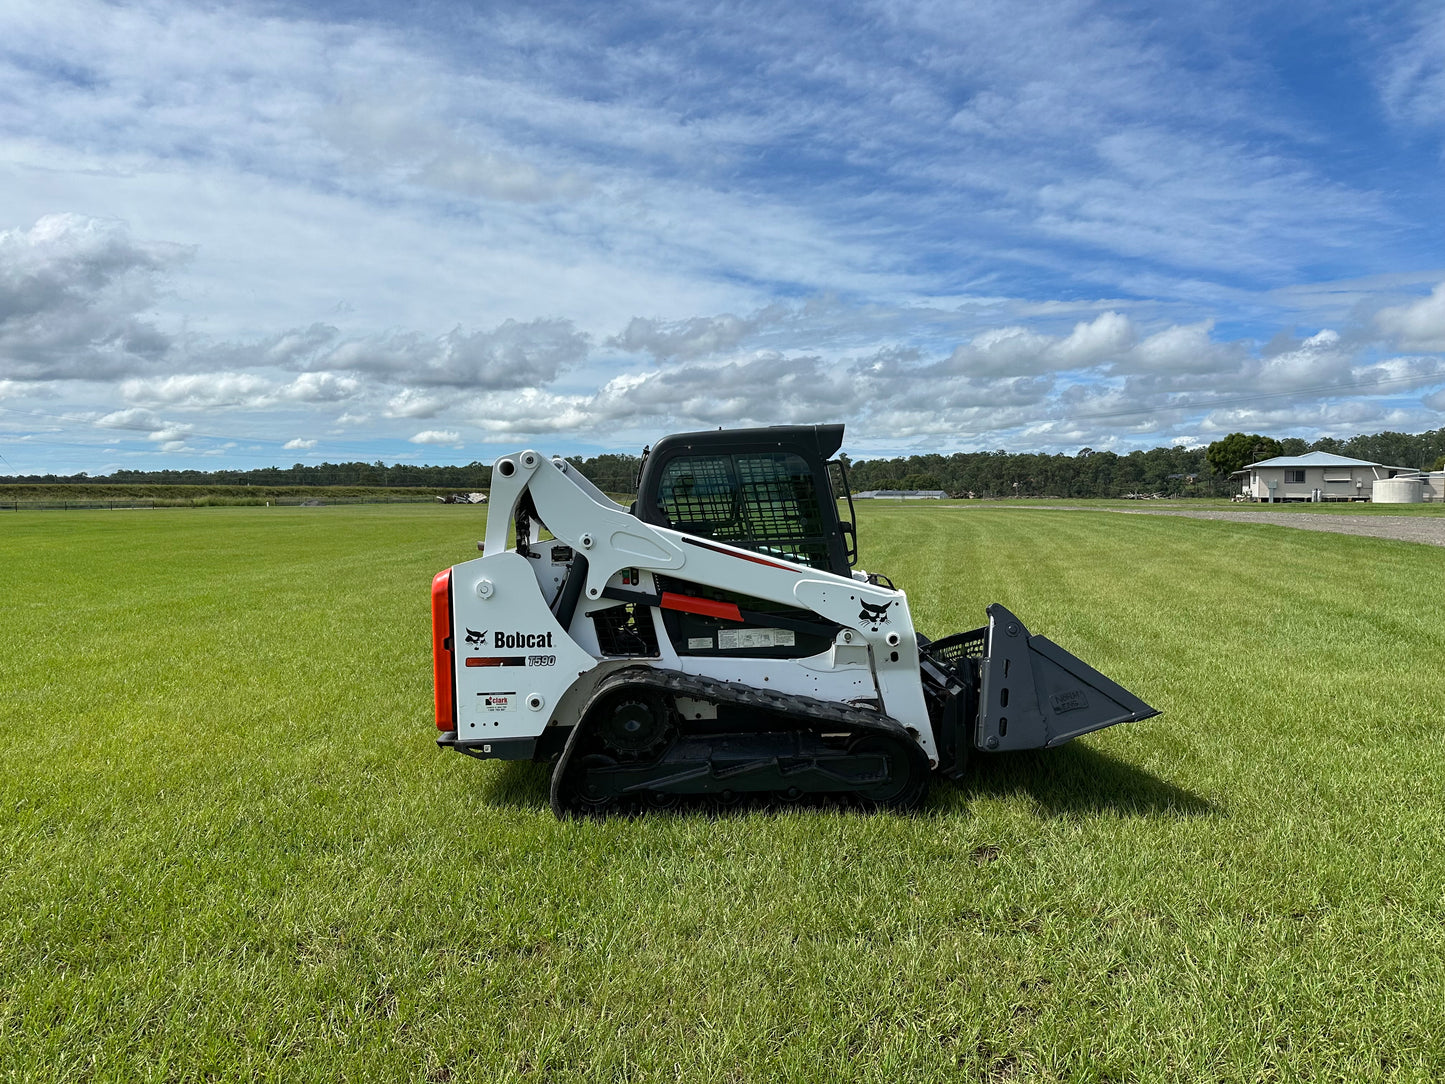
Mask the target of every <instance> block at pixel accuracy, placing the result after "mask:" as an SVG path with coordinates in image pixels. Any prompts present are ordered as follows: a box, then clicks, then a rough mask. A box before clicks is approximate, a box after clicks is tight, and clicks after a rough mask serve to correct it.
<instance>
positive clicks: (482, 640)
mask: <svg viewBox="0 0 1445 1084" xmlns="http://www.w3.org/2000/svg"><path fill="white" fill-rule="evenodd" d="M487 631H488V630H486V629H483V630H482V631H481V632H476V631H474V630H472V629H467V643H469V644H471V645H472V646H473V647H486V646H487Z"/></svg>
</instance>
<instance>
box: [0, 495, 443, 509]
mask: <svg viewBox="0 0 1445 1084" xmlns="http://www.w3.org/2000/svg"><path fill="white" fill-rule="evenodd" d="M437 503H439V502H438V501H437V499H436V498H435V497H433V496H430V495H426V494H423V495H420V496H416V497H326V498H320V497H270V498H251V499H247V500H233V499H228V498H226V497H194V498H185V497H162V498H160V499H159V500H156V499H154V498H151V497H142V498H136V499H133V500H128V499H126V498H124V497H117V498H115V499H114V500H92V501H58V500H36V501H0V512H81V511H95V510H104V509H114V510H118V511H119V510H125V509H130V508H262V507H265V506H266V505H271V506H272V507H276V506H290V507H292V508H298V507H321V506H325V505H332V504H437Z"/></svg>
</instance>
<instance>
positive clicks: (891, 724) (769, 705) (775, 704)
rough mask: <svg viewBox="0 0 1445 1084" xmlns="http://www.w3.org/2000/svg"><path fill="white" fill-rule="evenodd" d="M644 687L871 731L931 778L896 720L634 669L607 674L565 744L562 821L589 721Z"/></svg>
mask: <svg viewBox="0 0 1445 1084" xmlns="http://www.w3.org/2000/svg"><path fill="white" fill-rule="evenodd" d="M638 688H644V689H649V690H656V691H659V692H665V693H670V694H671V695H672V696H674V697H684V698H686V699H689V700H703V701H707V702H708V703H712V704H729V705H732V706H735V707H741V708H751V709H753V710H756V711H764V712H769V713H772V714H774V715H781V716H784V717H786V718H790V719H794V720H796V721H797V722H798V723H799V724H800V725H801V726H820V725H821V726H824V727H827V726H836V727H841V728H847V729H850V730H861V731H872V732H874V733H877V734H882V735H884V736H886V737H889V738H894V739H897V740H899V741H901V742H902V743H903V745H904V747H905V748H906V749H907V750H908V751H909V756H910V758H911V759H912V760H913V767H914V770H915V771H916V772H918V773H919V774H920V776H921V777H922V778H923V779H925V780H926V779H927V778H928V773H929V764H928V760H927V757H926V756H925V755H924V752H923V749H922V747H921V746H920V745H919V744H918V742H917V740H916V739H915V738H914V737H913V735H912V734H910V733H909V731H908V729H907V728H906V727H904V725H903V724H902V723H900V722H899V721H898V720H897V719H894V718H893V717H892V716H891V715H885V714H884V713H883V712H881V711H873V710H870V709H868V708H860V707H855V706H853V705H851V704H840V703H838V702H836V701H832V700H819V699H817V698H816V697H811V696H802V695H799V694H794V693H779V692H774V691H772V690H771V689H759V688H757V687H755V686H752V685H744V684H743V683H741V682H737V681H720V680H718V679H716V678H707V677H701V676H699V675H697V674H686V673H683V672H682V671H681V670H667V669H663V668H661V667H651V666H645V667H630V668H628V669H626V670H618V671H617V672H616V673H613V674H609V675H608V676H607V677H606V678H604V679H603V680H602V681H601V682H600V683H599V684H598V686H597V689H596V690H595V691H594V692H593V694H592V696H591V697H590V698H589V699H588V701H587V707H586V708H585V709H584V710H583V711H582V714H581V721H580V722H579V723H578V725H577V726H575V727H574V728H573V729H572V733H571V734H570V735H569V736H568V738H567V745H566V747H565V748H564V749H563V750H562V756H561V757H560V758H559V759H558V761H557V764H556V767H555V768H554V769H553V771H552V785H551V795H550V796H551V805H552V811H553V812H554V813H556V814H557V816H559V817H563V816H566V815H567V814H568V813H569V812H570V811H571V810H572V808H573V807H572V805H571V803H568V802H566V801H565V799H566V797H567V795H566V793H565V790H564V787H565V781H566V780H567V777H568V771H567V768H568V765H569V763H570V761H571V758H572V754H573V752H574V751H575V750H576V748H577V746H578V745H579V739H580V738H581V736H582V735H583V734H584V733H585V732H586V731H587V729H588V725H587V720H588V718H589V716H590V714H591V712H592V709H593V708H594V707H595V706H596V705H597V704H598V703H600V702H601V701H602V700H603V699H604V698H605V697H607V696H609V695H611V694H613V693H615V692H618V691H620V690H624V689H638Z"/></svg>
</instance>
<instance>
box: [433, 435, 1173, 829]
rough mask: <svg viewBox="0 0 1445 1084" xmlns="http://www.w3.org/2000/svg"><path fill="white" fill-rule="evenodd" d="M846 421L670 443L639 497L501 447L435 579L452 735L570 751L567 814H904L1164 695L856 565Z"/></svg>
mask: <svg viewBox="0 0 1445 1084" xmlns="http://www.w3.org/2000/svg"><path fill="white" fill-rule="evenodd" d="M842 441H843V427H842V426H841V425H819V426H776V427H771V428H766V429H739V430H717V431H714V432H704V433H682V434H678V435H675V436H670V437H666V438H664V439H663V440H661V441H659V442H658V444H657V446H656V447H655V448H653V449H652V450H651V452H650V454H649V453H647V452H644V458H643V465H642V470H641V474H640V477H639V480H638V488H637V501H636V503H635V504H634V505H633V506H632V507H631V508H630V509H629V508H626V507H624V506H622V505H620V504H617V503H616V502H614V501H612V500H611V499H609V498H608V497H607V496H606V495H605V494H603V493H602V492H601V491H600V490H599V489H597V487H596V486H594V485H593V484H592V483H591V482H589V481H588V480H587V479H586V478H584V477H583V476H582V474H581V472H579V471H578V469H577V468H576V467H575V466H573V465H572V464H569V463H567V462H565V461H564V460H562V459H550V458H547V457H545V456H543V455H541V454H539V453H537V452H535V451H522V452H517V453H515V454H512V455H506V456H503V457H502V458H500V459H498V460H497V462H496V464H495V466H494V467H493V469H492V491H491V504H490V513H489V515H488V517H487V529H486V538H485V540H484V543H483V546H482V551H483V554H484V555H483V556H481V557H479V558H477V559H475V560H471V561H467V562H465V563H463V564H459V565H455V566H453V567H452V568H450V569H447V570H446V571H444V572H441V573H439V574H438V575H437V576H436V578H435V579H434V580H433V582H432V638H433V654H434V663H435V669H434V677H435V687H436V719H437V727H438V729H440V730H441V731H442V734H441V736H440V737H438V739H437V742H438V744H439V745H442V746H445V747H449V748H452V749H455V750H458V751H459V752H463V753H467V754H469V755H471V756H475V757H482V758H501V759H507V760H525V759H530V760H538V761H543V762H552V763H553V764H554V767H553V771H552V782H551V802H552V808H553V810H554V811H555V812H556V814H557V815H558V816H569V815H577V814H597V813H604V812H607V811H611V810H627V811H631V810H636V809H646V808H667V807H670V806H673V805H676V804H678V803H680V802H695V801H699V800H707V801H709V802H711V803H715V804H719V805H727V804H731V803H733V802H738V801H743V800H754V801H796V800H799V799H804V798H814V797H829V798H835V799H842V800H847V801H850V802H854V801H856V802H862V803H864V804H867V805H874V806H881V807H887V808H897V809H907V808H911V807H913V806H915V805H917V804H918V802H919V801H920V800H921V799H922V797H923V795H924V792H925V790H926V789H927V786H928V782H929V778H930V776H931V775H932V774H934V773H938V774H941V775H944V776H946V777H950V778H957V777H958V776H959V774H960V773H961V772H962V771H963V768H964V765H965V763H966V762H967V759H968V758H969V757H970V756H971V755H973V754H974V753H976V752H982V753H994V752H999V751H1004V750H1017V749H1033V748H1040V747H1049V746H1055V745H1060V744H1062V743H1063V742H1066V741H1069V740H1070V739H1072V738H1076V737H1078V736H1079V735H1080V734H1086V733H1088V732H1090V731H1093V730H1098V729H1100V728H1102V727H1106V726H1112V725H1113V724H1115V723H1123V722H1129V721H1131V720H1136V719H1145V718H1148V717H1149V716H1152V715H1156V714H1158V713H1157V712H1156V711H1155V710H1154V709H1153V708H1151V707H1150V706H1149V705H1148V704H1146V703H1144V702H1143V701H1142V700H1140V699H1139V698H1138V697H1136V696H1134V695H1133V694H1132V693H1130V692H1129V691H1127V690H1126V689H1124V688H1122V687H1120V686H1119V685H1117V684H1115V683H1114V682H1113V681H1110V680H1109V679H1108V678H1107V677H1105V676H1104V675H1103V674H1100V673H1099V672H1098V671H1096V670H1094V669H1093V668H1092V667H1090V666H1088V665H1087V664H1085V663H1084V662H1082V661H1080V660H1079V659H1077V658H1075V657H1074V656H1073V655H1070V654H1069V653H1068V652H1067V651H1064V650H1063V649H1062V648H1060V647H1059V646H1058V645H1056V644H1054V643H1052V642H1051V641H1049V640H1047V639H1045V638H1044V637H1042V636H1032V635H1030V634H1029V632H1028V630H1027V629H1026V628H1024V626H1023V623H1022V622H1020V621H1019V619H1018V618H1016V617H1014V615H1013V614H1011V613H1009V612H1008V611H1007V610H1005V609H1004V608H1003V607H1002V606H1000V605H998V604H994V605H991V606H989V607H988V624H987V625H986V626H984V627H983V628H980V629H976V630H974V631H971V632H964V633H959V634H957V635H954V636H949V637H947V638H946V639H941V640H933V641H930V640H928V639H926V638H925V637H923V636H921V635H919V634H918V633H916V632H915V631H914V627H913V618H912V615H911V614H910V613H909V611H908V599H907V597H906V596H905V595H904V593H903V592H902V591H899V590H896V589H894V587H893V585H892V583H891V582H889V581H888V579H887V578H886V577H884V576H881V575H878V574H868V573H865V572H862V571H853V570H852V567H851V566H852V564H853V561H854V558H855V557H856V538H857V528H856V524H855V520H854V516H853V507H852V500H851V497H847V494H848V489H847V483H846V476H843V466H842V464H841V463H840V462H839V463H830V462H829V458H830V457H831V456H832V455H833V454H834V453H836V452H837V451H838V449H839V447H840V446H841V445H842ZM830 467H836V468H837V471H838V475H839V483H840V484H839V485H838V487H837V488H836V489H835V487H834V484H833V481H832V478H831V477H830ZM835 494H836V495H835ZM845 497H846V498H847V499H846V501H844V498H845ZM840 502H842V503H843V506H844V508H845V509H846V512H847V518H846V519H844V518H842V517H841V516H840V514H839V505H840ZM509 529H515V541H514V542H513V543H512V544H510V545H509V541H508V533H509Z"/></svg>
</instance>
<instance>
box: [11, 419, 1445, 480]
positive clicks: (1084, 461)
mask: <svg viewBox="0 0 1445 1084" xmlns="http://www.w3.org/2000/svg"><path fill="white" fill-rule="evenodd" d="M1311 451H1317V452H1333V453H1334V454H1336V455H1344V456H1349V457H1350V458H1352V459H1365V460H1369V461H1371V462H1375V463H1383V464H1386V465H1388V466H1398V467H1409V468H1412V469H1422V470H1431V469H1434V470H1439V469H1442V468H1445V428H1442V429H1432V430H1429V431H1428V432H1424V433H1417V434H1411V433H1393V432H1385V433H1376V434H1371V435H1361V436H1355V437H1350V438H1348V439H1340V438H1337V437H1323V438H1321V439H1319V440H1316V441H1314V442H1313V443H1310V442H1307V441H1305V440H1303V439H1301V438H1299V437H1286V438H1284V439H1275V438H1273V437H1267V436H1263V435H1260V434H1257V433H1249V434H1247V433H1231V434H1229V436H1227V437H1224V438H1222V439H1220V440H1217V441H1215V442H1214V443H1212V444H1210V445H1207V446H1201V447H1196V448H1183V447H1168V448H1164V447H1161V448H1151V449H1149V450H1148V451H1134V452H1129V453H1127V454H1124V455H1119V454H1118V453H1115V452H1110V451H1095V450H1093V449H1092V448H1083V449H1081V450H1080V451H1079V452H1078V453H1076V454H1075V455H1063V454H1058V455H1043V454H1029V453H1010V452H1007V451H1005V450H1003V449H999V450H998V451H994V452H955V453H954V454H952V455H942V454H928V455H914V456H900V457H896V458H892V459H869V460H858V461H856V462H849V463H848V480H849V488H850V489H852V491H853V492H854V493H859V492H866V491H869V490H876V489H928V490H943V491H944V492H946V493H947V494H948V495H949V496H951V497H968V496H973V497H1014V496H1018V497H1024V496H1031V497H1037V496H1051V497H1119V496H1123V495H1125V494H1129V493H1148V494H1154V493H1158V494H1161V495H1164V496H1184V497H1188V496H1195V497H1220V496H1228V495H1229V494H1231V493H1233V492H1234V491H1235V489H1236V486H1235V485H1234V484H1233V483H1231V482H1230V480H1229V475H1230V474H1231V472H1233V471H1235V470H1238V469H1240V468H1241V467H1243V466H1245V465H1246V464H1248V463H1253V462H1258V461H1259V460H1262V459H1269V458H1272V457H1274V456H1278V455H1303V454H1304V453H1306V452H1311ZM845 458H846V457H845ZM573 462H575V463H576V464H577V466H578V467H579V468H581V470H582V473H583V474H584V475H586V476H587V478H589V479H590V480H591V481H592V483H593V484H594V485H596V486H597V487H598V488H599V489H602V490H604V491H605V492H608V493H632V492H635V491H636V488H637V473H638V468H639V467H640V465H641V458H640V457H639V456H636V455H628V454H618V453H608V454H605V455H599V456H592V457H590V458H586V459H574V460H573ZM491 480H492V468H491V467H490V466H489V465H487V464H485V463H481V462H476V461H473V462H471V463H468V464H466V465H465V466H417V465H415V464H404V463H394V464H391V465H390V466H388V465H387V464H385V463H383V462H382V461H381V460H377V461H375V462H374V463H362V462H352V463H319V464H313V465H307V464H304V463H296V464H294V465H293V466H291V467H289V468H288V467H262V468H259V469H256V470H216V471H200V470H160V471H138V470H119V471H113V472H111V473H110V474H105V475H89V474H86V473H84V472H82V473H80V474H73V475H64V476H57V475H53V474H47V475H11V476H5V477H0V484H36V483H43V484H48V485H68V484H76V485H82V484H104V485H205V486H217V485H222V486H225V485H234V486H248V485H251V486H373V487H378V488H390V487H394V488H430V489H454V490H457V491H473V490H486V489H489V488H490V487H491Z"/></svg>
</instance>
